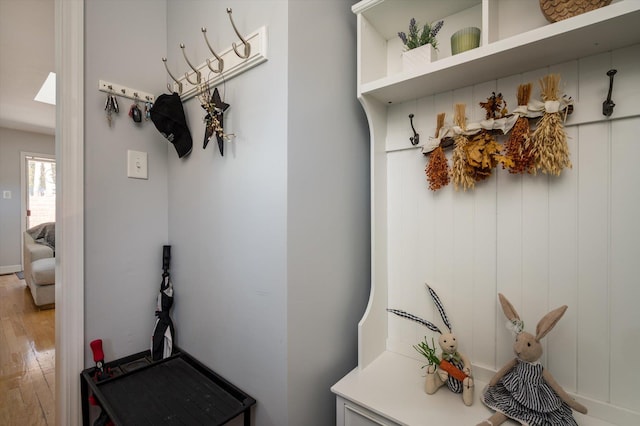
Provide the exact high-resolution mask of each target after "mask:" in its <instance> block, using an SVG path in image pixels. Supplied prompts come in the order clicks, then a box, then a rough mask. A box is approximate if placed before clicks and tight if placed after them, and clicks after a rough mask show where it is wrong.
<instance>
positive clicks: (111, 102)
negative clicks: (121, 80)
mask: <svg viewBox="0 0 640 426" xmlns="http://www.w3.org/2000/svg"><path fill="white" fill-rule="evenodd" d="M104 110H105V111H107V121H108V122H109V127H111V123H112V122H113V113H114V112H115V113H118V111H120V109H119V108H118V100H117V99H116V97H115V96H114V95H111V94H109V95H107V101H106V103H105V105H104Z"/></svg>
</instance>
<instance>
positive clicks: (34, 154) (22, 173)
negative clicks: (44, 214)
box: [20, 151, 57, 271]
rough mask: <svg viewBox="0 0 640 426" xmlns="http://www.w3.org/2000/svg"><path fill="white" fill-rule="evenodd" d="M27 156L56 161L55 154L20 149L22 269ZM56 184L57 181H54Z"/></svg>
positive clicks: (21, 259)
mask: <svg viewBox="0 0 640 426" xmlns="http://www.w3.org/2000/svg"><path fill="white" fill-rule="evenodd" d="M27 157H37V158H46V159H47V160H53V161H56V157H55V155H51V154H41V153H38V152H26V151H20V265H22V270H23V271H24V238H22V233H23V232H24V231H26V230H27V197H28V195H27V185H28V183H27V181H26V177H27V169H26V168H25V165H26V159H27ZM56 185H57V182H56Z"/></svg>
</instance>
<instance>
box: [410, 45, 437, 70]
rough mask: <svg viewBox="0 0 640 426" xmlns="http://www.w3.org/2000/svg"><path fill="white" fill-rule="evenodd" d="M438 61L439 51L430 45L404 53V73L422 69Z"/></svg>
mask: <svg viewBox="0 0 640 426" xmlns="http://www.w3.org/2000/svg"><path fill="white" fill-rule="evenodd" d="M437 59H438V51H437V50H436V49H434V48H433V46H432V45H430V44H425V45H424V46H420V47H416V48H415V49H411V50H407V51H406V52H402V71H412V70H414V69H416V68H421V67H423V66H424V65H425V64H429V63H431V62H433V61H435V60H437Z"/></svg>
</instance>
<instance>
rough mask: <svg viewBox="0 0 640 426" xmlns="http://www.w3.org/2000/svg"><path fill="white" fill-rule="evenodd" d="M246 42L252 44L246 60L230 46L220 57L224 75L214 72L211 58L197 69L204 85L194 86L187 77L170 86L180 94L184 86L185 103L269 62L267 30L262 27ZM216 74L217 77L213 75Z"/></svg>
mask: <svg viewBox="0 0 640 426" xmlns="http://www.w3.org/2000/svg"><path fill="white" fill-rule="evenodd" d="M245 40H246V41H247V42H248V43H250V44H251V54H250V55H249V57H247V58H246V59H243V58H240V57H238V55H236V52H235V51H234V50H233V47H231V46H229V47H228V48H227V49H225V50H223V51H222V52H221V53H220V54H219V55H218V56H219V57H221V58H222V59H223V62H224V69H223V71H222V73H219V74H216V73H215V72H212V70H211V68H210V67H209V65H208V63H209V64H210V63H212V62H214V61H215V60H216V58H214V57H211V58H209V59H208V63H207V61H205V62H203V63H202V64H200V65H199V66H198V67H196V69H197V70H198V71H199V72H201V73H202V80H203V82H202V84H200V85H198V84H193V83H191V82H190V81H189V80H188V79H187V78H186V77H185V76H183V77H181V78H180V79H178V82H177V83H174V84H173V85H170V86H172V87H173V89H174V91H175V92H177V93H180V92H179V90H178V86H179V84H182V93H181V95H180V98H181V99H182V102H185V101H187V100H189V99H191V98H193V97H194V96H196V95H197V94H198V93H199V92H200V91H201V90H202V89H203V88H204V87H205V85H206V86H207V87H214V86H217V85H218V84H220V83H222V81H223V80H224V81H228V80H230V79H232V78H233V77H235V76H237V75H240V74H242V73H243V72H245V71H248V70H250V69H251V68H253V67H255V66H256V65H260V64H261V63H263V62H265V61H266V60H267V28H266V27H260V28H259V29H257V30H256V31H254V32H253V33H251V34H249V35H248V36H246V37H245ZM211 74H215V75H211Z"/></svg>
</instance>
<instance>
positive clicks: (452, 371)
mask: <svg viewBox="0 0 640 426" xmlns="http://www.w3.org/2000/svg"><path fill="white" fill-rule="evenodd" d="M431 344H432V345H433V346H429V343H428V342H427V338H426V337H425V338H424V342H420V343H418V344H417V345H414V346H413V347H414V349H415V350H416V351H418V353H419V354H420V355H422V356H424V357H425V358H426V359H427V360H428V361H429V365H436V366H438V367H440V368H441V369H443V370H444V371H446V372H447V373H449V375H450V376H451V377H453V378H454V379H456V380H458V381H463V380H464V379H466V378H467V377H469V376H467V375H466V374H465V373H464V372H463V371H462V370H460V369H459V368H458V367H456V366H455V365H453V364H452V363H450V362H449V361H447V360H446V359H442V360H441V359H439V358H438V357H437V356H436V344H435V342H434V340H433V338H432V339H431ZM424 367H426V366H423V367H422V368H424Z"/></svg>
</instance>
